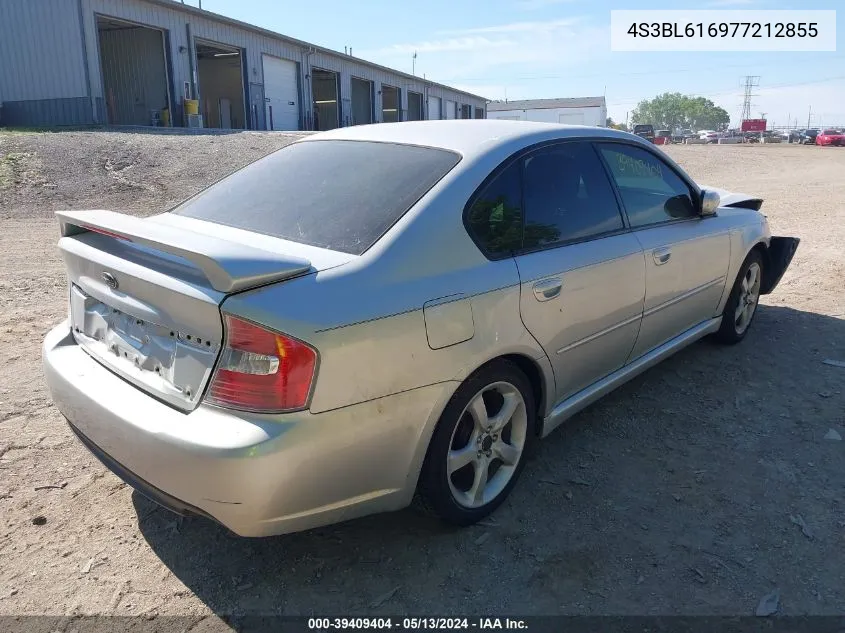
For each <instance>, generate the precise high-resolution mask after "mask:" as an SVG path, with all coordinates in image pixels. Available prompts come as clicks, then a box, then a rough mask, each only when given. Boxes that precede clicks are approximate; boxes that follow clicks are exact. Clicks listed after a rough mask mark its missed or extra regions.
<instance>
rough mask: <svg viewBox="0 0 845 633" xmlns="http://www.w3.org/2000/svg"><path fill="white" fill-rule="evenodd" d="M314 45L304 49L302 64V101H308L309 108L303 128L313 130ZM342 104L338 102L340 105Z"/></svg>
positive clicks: (304, 116) (305, 111)
mask: <svg viewBox="0 0 845 633" xmlns="http://www.w3.org/2000/svg"><path fill="white" fill-rule="evenodd" d="M315 52H316V51H315V50H314V47H313V46H310V47H308V48H307V49H303V51H302V53H303V56H304V62H303V64H302V83H303V95H302V97H303V99H302V102H303V103H306V100H307V103H308V108H307V109H305V110H304V111H303V113H302V114H303V118H304V119H305V120H304V121H303V126H302V127H303V128H305V129H306V130H313V129H314V112H313V109H314V90H313V87H314V86H313V83H312V82H313V81H314V78H313V77H312V74H313V73H312V72H311V56H312V55H313V54H314V53H315ZM339 106H340V104H339V103H338V107H339Z"/></svg>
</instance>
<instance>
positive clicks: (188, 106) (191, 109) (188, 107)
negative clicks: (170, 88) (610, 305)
mask: <svg viewBox="0 0 845 633" xmlns="http://www.w3.org/2000/svg"><path fill="white" fill-rule="evenodd" d="M199 113H200V102H199V100H198V99H185V114H199Z"/></svg>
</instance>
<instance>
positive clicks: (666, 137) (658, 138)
mask: <svg viewBox="0 0 845 633" xmlns="http://www.w3.org/2000/svg"><path fill="white" fill-rule="evenodd" d="M671 141H672V131H671V130H657V132H656V133H655V135H654V144H655V145H668V144H669V143H670V142H671Z"/></svg>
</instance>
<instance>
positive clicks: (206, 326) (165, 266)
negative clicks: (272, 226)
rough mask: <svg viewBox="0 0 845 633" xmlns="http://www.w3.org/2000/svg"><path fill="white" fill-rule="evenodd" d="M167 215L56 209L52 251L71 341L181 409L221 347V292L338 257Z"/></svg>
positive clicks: (198, 393) (192, 401)
mask: <svg viewBox="0 0 845 633" xmlns="http://www.w3.org/2000/svg"><path fill="white" fill-rule="evenodd" d="M168 215H169V214H164V215H162V216H155V217H153V218H147V219H140V218H136V217H131V216H127V215H122V214H119V213H113V212H110V211H73V212H58V213H57V216H58V217H59V220H60V223H61V234H62V237H61V239H60V240H59V249H60V250H61V254H62V257H63V259H64V263H65V267H66V269H67V275H68V280H69V284H70V310H69V317H70V325H71V329H72V331H73V335H74V338H75V339H76V341H77V343H78V344H79V345H81V346H82V347H83V348H84V349H85V350H86V351H87V352H88V353H89V354H90V355H91V356H93V357H94V358H95V359H97V360H98V361H99V362H100V363H101V364H103V365H104V366H106V367H107V368H109V369H110V370H112V371H113V372H115V373H116V374H118V375H120V376H121V377H123V378H124V379H125V380H128V381H129V382H131V383H133V384H134V385H136V386H137V387H139V388H140V389H143V390H144V391H146V392H148V393H150V394H151V395H153V396H155V397H157V398H159V399H161V400H163V401H164V402H167V403H168V404H170V405H172V406H174V407H177V408H179V409H181V410H185V411H188V410H191V409H193V408H195V407H196V406H197V404H198V403H199V401H200V399H201V397H202V394H203V392H204V390H205V388H206V386H207V384H208V381H209V378H210V377H211V373H212V370H213V368H214V364H215V361H216V359H217V357H218V355H219V353H220V350H221V347H222V345H223V342H224V340H223V339H224V331H223V324H222V318H221V315H220V304H221V303H222V302H223V300H224V299H225V297H226V296H227V295H229V294H231V293H234V292H240V291H242V290H246V289H249V288H254V287H256V286H259V285H264V284H269V283H274V282H279V281H282V280H285V279H289V278H292V277H296V276H300V275H303V274H307V273H309V272H314V271H316V270H320V269H324V268H327V267H330V266H334V265H338V264H339V263H342V261H343V259H344V258H343V257H340V258H339V257H338V256H337V254H336V253H334V252H332V251H324V250H323V249H317V248H307V247H306V248H302V247H301V245H296V244H291V243H288V242H286V241H285V240H280V239H277V238H267V236H264V235H257V234H252V233H249V232H246V231H236V230H235V231H233V230H231V229H229V230H228V231H227V232H226V233H225V235H226V237H223V236H222V235H221V232H220V229H219V228H218V227H219V225H213V224H212V223H208V222H204V221H201V220H192V219H188V218H179V219H178V220H176V221H175V222H173V221H171V220H170V219H169V218H167V216H168ZM308 255H312V256H313V257H308ZM311 259H314V260H315V262H316V266H315V264H314V263H312V261H311ZM346 259H348V257H346Z"/></svg>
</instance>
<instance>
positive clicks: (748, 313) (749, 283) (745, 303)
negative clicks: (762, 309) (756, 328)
mask: <svg viewBox="0 0 845 633" xmlns="http://www.w3.org/2000/svg"><path fill="white" fill-rule="evenodd" d="M760 282H761V271H760V264H758V263H757V262H753V263H752V264H751V265H750V266H749V267H748V270H747V271H746V272H745V276H744V277H743V278H742V284H741V287H740V292H739V301H738V302H737V306H736V311H735V312H734V327H735V328H736V333H737V334H742V333H743V332H745V330H747V329H748V326H749V325H750V324H751V319H752V318H753V317H754V312H755V310H757V302H758V301H759V299H760Z"/></svg>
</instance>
